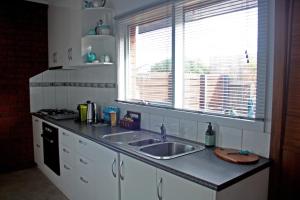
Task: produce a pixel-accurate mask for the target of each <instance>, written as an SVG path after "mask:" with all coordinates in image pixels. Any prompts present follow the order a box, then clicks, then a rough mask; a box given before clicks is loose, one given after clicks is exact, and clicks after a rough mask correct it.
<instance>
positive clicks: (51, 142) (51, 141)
mask: <svg viewBox="0 0 300 200" xmlns="http://www.w3.org/2000/svg"><path fill="white" fill-rule="evenodd" d="M41 136H42V138H43V139H44V140H45V141H47V142H49V143H50V144H53V143H54V140H50V139H48V138H47V137H45V136H44V134H42V135H41Z"/></svg>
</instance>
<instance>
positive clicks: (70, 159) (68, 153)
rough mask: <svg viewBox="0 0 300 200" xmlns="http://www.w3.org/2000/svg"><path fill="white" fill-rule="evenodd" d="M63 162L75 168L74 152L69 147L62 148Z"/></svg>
mask: <svg viewBox="0 0 300 200" xmlns="http://www.w3.org/2000/svg"><path fill="white" fill-rule="evenodd" d="M61 151H62V153H61V155H62V161H63V162H67V163H69V164H70V165H72V166H74V152H73V150H72V149H70V148H69V147H67V146H64V145H63V146H62V148H61Z"/></svg>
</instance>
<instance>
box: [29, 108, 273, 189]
mask: <svg viewBox="0 0 300 200" xmlns="http://www.w3.org/2000/svg"><path fill="white" fill-rule="evenodd" d="M33 115H34V116H36V117H39V118H41V119H43V120H45V121H48V122H50V123H52V124H54V125H56V126H59V127H61V128H63V129H66V130H68V131H71V132H73V133H75V134H78V135H80V136H82V137H85V138H87V139H90V140H91V141H94V142H96V143H99V144H101V145H103V146H105V147H107V148H109V149H111V150H114V151H117V152H120V153H123V154H125V155H128V156H130V157H133V158H135V159H138V160H140V161H143V162H145V163H148V164H150V165H152V166H154V167H157V168H159V169H162V170H165V171H167V172H170V173H173V174H175V175H177V176H180V177H183V178H185V179H187V180H190V181H192V182H195V183H198V184H201V185H203V186H206V187H208V188H211V189H213V190H216V191H220V190H222V189H224V188H226V187H228V186H230V185H232V184H234V183H237V182H238V181H240V180H242V179H244V178H246V177H249V176H251V175H253V174H255V173H257V172H259V171H261V170H263V169H265V168H267V167H269V166H270V160H268V159H265V158H260V160H259V161H258V162H257V163H255V164H251V165H239V164H233V163H229V162H226V161H223V160H221V159H219V158H218V157H216V156H215V155H214V153H213V149H208V148H207V149H205V150H203V151H199V152H196V153H192V154H189V155H185V156H182V157H178V158H174V159H170V160H156V159H152V158H150V157H147V156H144V155H142V154H141V153H139V152H137V151H134V150H131V149H130V148H128V147H127V148H126V146H124V145H121V144H116V143H111V142H109V141H107V140H105V139H103V138H102V136H104V135H107V134H113V133H120V132H127V131H129V130H127V129H123V128H120V127H109V126H104V127H103V126H97V125H96V126H91V125H87V124H82V123H78V122H75V121H74V120H59V121H57V120H53V119H50V118H48V117H45V116H42V115H40V114H38V113H33ZM143 131H144V132H149V133H152V134H153V132H150V131H145V130H143ZM168 137H169V136H168ZM180 140H182V139H180Z"/></svg>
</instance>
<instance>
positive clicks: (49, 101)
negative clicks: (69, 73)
mask: <svg viewBox="0 0 300 200" xmlns="http://www.w3.org/2000/svg"><path fill="white" fill-rule="evenodd" d="M42 94H43V108H45V109H55V108H56V103H55V98H56V97H55V87H43V88H42Z"/></svg>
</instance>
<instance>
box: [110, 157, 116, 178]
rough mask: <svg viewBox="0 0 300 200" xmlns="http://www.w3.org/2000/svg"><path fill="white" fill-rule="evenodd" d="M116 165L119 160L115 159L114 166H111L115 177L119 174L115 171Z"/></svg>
mask: <svg viewBox="0 0 300 200" xmlns="http://www.w3.org/2000/svg"><path fill="white" fill-rule="evenodd" d="M116 164H117V159H114V161H113V163H112V165H111V173H112V175H113V177H115V178H116V177H117V173H116V171H115V168H116Z"/></svg>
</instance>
